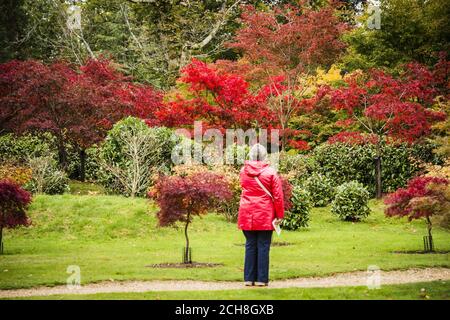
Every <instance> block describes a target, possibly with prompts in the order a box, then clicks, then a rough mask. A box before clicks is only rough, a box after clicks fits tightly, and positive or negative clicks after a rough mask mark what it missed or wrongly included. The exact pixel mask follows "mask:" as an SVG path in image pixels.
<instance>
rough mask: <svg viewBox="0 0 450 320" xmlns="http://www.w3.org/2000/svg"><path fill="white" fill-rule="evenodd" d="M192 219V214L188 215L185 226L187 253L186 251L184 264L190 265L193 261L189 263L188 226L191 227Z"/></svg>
mask: <svg viewBox="0 0 450 320" xmlns="http://www.w3.org/2000/svg"><path fill="white" fill-rule="evenodd" d="M189 218H190V214H188V216H187V220H186V225H185V226H184V236H185V238H186V247H185V251H184V262H185V263H190V262H191V261H189V237H188V226H189V222H190V221H189V220H190V219H189Z"/></svg>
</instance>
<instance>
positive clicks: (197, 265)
mask: <svg viewBox="0 0 450 320" xmlns="http://www.w3.org/2000/svg"><path fill="white" fill-rule="evenodd" d="M220 266H223V263H209V262H192V263H158V264H151V265H148V266H146V267H147V268H177V269H183V268H214V267H220Z"/></svg>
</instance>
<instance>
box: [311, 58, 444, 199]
mask: <svg viewBox="0 0 450 320" xmlns="http://www.w3.org/2000/svg"><path fill="white" fill-rule="evenodd" d="M441 63H442V62H441ZM442 81H443V80H442V78H441V76H439V77H437V76H435V74H434V72H433V71H430V70H428V69H427V68H426V67H424V66H422V65H419V64H417V63H412V64H408V65H406V66H405V68H404V70H403V71H402V72H401V73H400V75H399V76H397V77H395V76H393V75H390V74H387V73H386V72H384V71H381V70H371V71H370V72H369V73H368V74H362V73H355V74H353V75H350V76H348V77H347V78H346V79H345V82H346V85H345V86H344V87H341V88H338V89H332V88H329V87H327V88H325V89H326V90H328V93H327V94H323V91H324V90H321V93H322V94H321V96H320V97H318V98H317V101H316V103H318V102H320V101H323V99H325V97H326V99H329V101H330V103H331V107H332V108H334V109H335V110H337V111H342V112H343V113H344V115H345V116H346V117H347V120H348V121H351V122H353V123H354V124H356V125H357V126H359V128H360V129H361V130H362V131H365V132H366V133H367V134H368V136H366V138H365V139H367V141H370V142H372V143H375V144H376V150H377V154H376V186H377V188H376V194H377V198H381V190H382V188H381V156H382V148H381V145H382V143H383V142H384V141H386V138H388V137H389V138H392V139H395V140H400V141H406V142H414V141H416V140H417V139H419V138H421V137H423V136H425V135H427V134H429V133H430V129H431V125H432V124H433V123H434V122H436V121H440V120H443V119H445V117H446V115H445V113H443V112H440V111H435V110H433V109H431V106H432V105H433V101H434V98H435V97H436V96H437V95H439V94H441V92H440V90H439V89H440V88H442V87H443V86H442ZM322 89H323V88H322ZM330 98H331V99H330ZM350 137H352V139H353V140H354V138H356V136H355V134H354V133H341V134H339V136H337V137H332V138H331V141H338V140H339V139H343V138H346V139H347V138H348V139H350ZM357 140H358V141H361V137H358V138H357Z"/></svg>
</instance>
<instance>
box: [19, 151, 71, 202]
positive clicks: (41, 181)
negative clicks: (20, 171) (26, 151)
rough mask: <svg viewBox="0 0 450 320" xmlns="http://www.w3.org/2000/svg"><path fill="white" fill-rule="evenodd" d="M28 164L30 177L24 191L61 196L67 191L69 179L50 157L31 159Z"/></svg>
mask: <svg viewBox="0 0 450 320" xmlns="http://www.w3.org/2000/svg"><path fill="white" fill-rule="evenodd" d="M28 164H29V166H30V168H31V172H32V175H31V180H30V181H29V182H28V183H27V184H26V185H25V189H27V190H29V191H31V192H33V193H46V194H63V193H64V192H66V191H69V178H68V177H67V175H66V173H65V172H63V171H61V170H59V169H58V164H57V162H56V161H55V160H54V159H53V158H52V157H36V158H31V159H29V161H28Z"/></svg>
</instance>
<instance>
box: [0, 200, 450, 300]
mask: <svg viewBox="0 0 450 320" xmlns="http://www.w3.org/2000/svg"><path fill="white" fill-rule="evenodd" d="M371 207H372V209H373V211H374V212H373V213H372V215H371V216H369V218H368V219H367V220H366V221H364V222H361V223H348V222H342V221H339V220H338V219H337V218H336V217H334V216H332V215H331V213H330V210H329V208H320V209H319V208H316V209H314V210H313V212H312V216H311V221H310V227H309V228H308V229H307V230H303V231H298V232H286V231H283V233H282V235H281V237H280V238H279V239H278V238H277V236H276V235H275V236H274V240H275V241H287V242H290V243H292V245H291V246H282V247H273V248H272V251H271V278H272V279H282V278H290V277H299V276H313V275H325V274H331V273H335V272H343V271H353V270H366V269H367V266H368V265H377V266H379V267H380V268H381V269H383V270H389V269H402V268H409V267H426V266H446V267H450V259H449V257H450V254H426V255H425V254H396V253H393V252H392V251H395V250H420V249H422V236H423V235H424V234H425V233H426V228H425V224H424V222H422V221H415V222H413V223H408V222H407V221H405V220H398V219H392V218H389V219H388V218H385V217H384V215H383V213H382V205H381V203H377V202H371ZM155 211H156V208H155V207H154V206H152V205H150V204H149V202H148V200H145V199H129V198H123V197H119V196H106V195H95V196H94V195H70V194H66V195H62V196H45V195H41V196H37V197H36V198H35V201H34V202H33V204H32V206H31V210H30V216H31V218H32V220H33V225H32V226H31V227H30V228H21V229H18V230H13V231H11V230H6V231H5V239H4V244H5V254H4V255H3V256H0V288H1V289H7V288H23V287H32V286H37V285H56V284H64V283H66V278H67V277H68V274H67V273H66V270H67V267H68V266H69V265H78V266H80V268H81V281H82V283H88V282H96V281H102V280H109V279H114V280H127V279H199V280H241V278H242V268H243V254H244V248H243V246H241V245H240V244H242V243H243V241H244V238H243V236H242V234H241V232H240V231H239V230H237V228H236V225H235V224H231V223H227V222H226V221H225V220H224V219H223V218H222V217H221V216H218V215H215V214H210V215H208V216H206V217H204V218H203V219H196V220H194V223H193V225H192V227H191V229H190V235H191V244H192V246H193V258H194V260H195V261H200V262H214V263H222V264H223V266H220V267H216V268H198V269H155V268H148V267H146V265H149V264H154V263H164V262H179V261H180V259H181V248H182V247H183V245H184V237H183V233H182V229H178V230H176V229H174V228H158V227H156V218H155ZM434 238H435V245H436V248H437V249H440V250H450V233H449V232H447V231H444V230H442V229H437V228H436V229H435V231H434ZM289 290H290V289H289ZM336 290H341V289H336ZM355 290H360V289H355ZM274 292H276V291H274ZM280 292H281V293H280V294H281V295H282V294H283V293H282V292H283V290H281V291H280ZM299 292H300V291H299ZM170 294H175V293H170Z"/></svg>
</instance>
